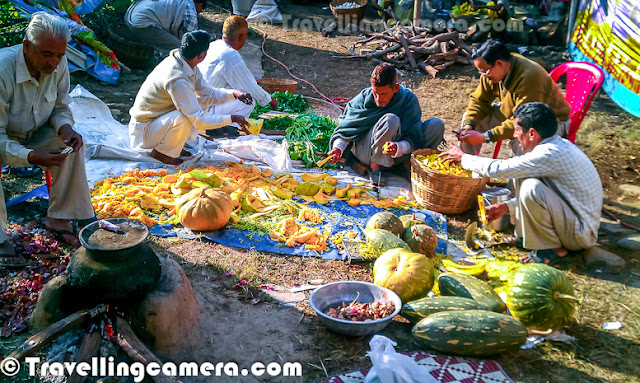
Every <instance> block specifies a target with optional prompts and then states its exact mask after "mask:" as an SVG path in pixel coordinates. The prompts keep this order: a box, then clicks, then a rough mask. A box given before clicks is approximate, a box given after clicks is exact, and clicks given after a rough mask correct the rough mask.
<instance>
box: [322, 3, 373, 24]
mask: <svg viewBox="0 0 640 383" xmlns="http://www.w3.org/2000/svg"><path fill="white" fill-rule="evenodd" d="M344 3H356V4H358V5H359V7H358V8H343V9H341V8H336V7H337V6H339V5H341V4H344ZM367 4H369V1H368V0H333V1H332V2H331V3H329V8H330V9H331V12H332V13H333V15H334V16H335V17H336V18H337V19H338V20H339V21H340V22H341V24H342V25H347V24H349V23H351V24H358V22H360V20H362V18H363V17H364V13H365V11H366V10H367Z"/></svg>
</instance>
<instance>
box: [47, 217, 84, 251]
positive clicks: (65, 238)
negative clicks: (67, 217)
mask: <svg viewBox="0 0 640 383" xmlns="http://www.w3.org/2000/svg"><path fill="white" fill-rule="evenodd" d="M47 231H49V232H50V233H51V234H53V236H54V237H56V239H57V240H58V241H61V242H64V243H68V244H70V245H74V246H78V245H80V240H79V239H78V226H77V224H76V223H75V222H72V223H71V230H66V229H53V228H49V227H47ZM70 238H73V240H71V239H70Z"/></svg>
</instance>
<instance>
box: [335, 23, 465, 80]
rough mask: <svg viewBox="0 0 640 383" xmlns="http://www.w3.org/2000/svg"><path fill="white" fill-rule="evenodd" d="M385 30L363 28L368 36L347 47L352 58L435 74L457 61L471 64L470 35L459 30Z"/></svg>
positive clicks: (403, 27) (398, 26) (400, 28)
mask: <svg viewBox="0 0 640 383" xmlns="http://www.w3.org/2000/svg"><path fill="white" fill-rule="evenodd" d="M385 28H386V29H385V31H384V32H371V31H366V30H361V31H360V32H362V33H363V34H365V35H367V36H368V37H367V38H365V39H364V40H360V41H357V42H356V43H354V44H353V46H352V47H350V48H349V47H345V48H346V49H347V50H349V51H350V52H351V54H352V56H350V57H352V58H367V59H369V60H373V61H375V62H388V63H391V64H393V65H395V66H396V69H398V70H401V71H402V70H421V71H423V72H425V73H427V74H429V75H430V76H432V77H435V76H436V74H437V73H438V71H440V70H442V69H444V68H446V67H447V66H449V65H451V64H453V63H456V62H457V63H462V64H471V58H470V56H471V48H470V47H469V46H468V45H467V44H466V43H465V42H464V38H466V35H465V34H463V33H459V32H456V31H453V32H444V33H440V34H437V35H430V32H429V31H428V30H427V29H425V28H416V27H412V26H401V25H397V26H395V27H393V28H389V27H388V26H387V25H386V24H385Z"/></svg>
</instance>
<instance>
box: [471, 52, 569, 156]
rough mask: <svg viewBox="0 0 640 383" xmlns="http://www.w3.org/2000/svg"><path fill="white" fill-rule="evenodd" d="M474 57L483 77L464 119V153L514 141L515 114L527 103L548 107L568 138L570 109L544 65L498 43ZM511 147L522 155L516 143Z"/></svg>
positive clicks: (560, 133) (561, 131) (512, 143)
mask: <svg viewBox="0 0 640 383" xmlns="http://www.w3.org/2000/svg"><path fill="white" fill-rule="evenodd" d="M472 58H473V63H474V65H475V66H476V68H478V71H479V72H480V75H481V76H480V84H478V88H477V89H476V90H475V91H474V92H473V93H472V94H471V95H470V96H469V106H468V107H467V110H466V112H465V113H464V116H463V118H462V129H461V130H460V135H459V139H460V148H461V149H462V150H463V151H464V152H465V153H471V154H478V153H479V152H480V149H481V147H482V144H483V143H489V142H497V141H500V140H505V139H512V138H513V111H514V110H515V109H516V108H517V107H518V106H520V105H521V104H524V103H527V102H542V103H544V104H547V105H549V106H550V107H551V109H552V110H553V112H554V113H555V115H556V117H557V118H558V134H559V135H560V136H562V137H565V136H566V135H567V130H568V128H569V123H570V122H571V120H570V119H569V114H570V113H571V106H570V105H569V103H568V102H567V100H566V99H565V98H564V95H563V94H562V92H561V91H560V88H559V87H558V85H557V84H556V83H555V81H553V79H552V78H551V77H550V76H549V74H548V73H547V71H546V70H545V69H544V68H543V67H542V66H540V65H539V64H537V63H535V62H533V61H531V60H529V59H527V58H524V57H522V56H520V55H519V54H516V53H510V52H509V50H508V49H507V47H506V46H505V45H504V44H503V43H502V42H500V41H497V40H487V41H486V42H485V43H484V44H482V45H481V46H480V48H478V49H477V50H476V51H475V52H474V53H473V56H472ZM509 147H510V148H511V150H512V151H513V153H514V154H516V155H519V154H521V150H520V147H519V145H518V141H517V140H511V141H510V143H509Z"/></svg>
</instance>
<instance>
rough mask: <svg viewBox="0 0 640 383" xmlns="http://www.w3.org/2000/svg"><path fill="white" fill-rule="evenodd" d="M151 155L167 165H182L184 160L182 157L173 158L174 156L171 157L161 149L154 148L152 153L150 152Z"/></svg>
mask: <svg viewBox="0 0 640 383" xmlns="http://www.w3.org/2000/svg"><path fill="white" fill-rule="evenodd" d="M149 155H150V156H151V157H153V158H155V159H156V160H158V161H160V162H162V163H165V164H167V165H180V164H181V163H182V162H184V161H183V160H181V159H180V158H173V157H169V156H167V155H166V154H162V153H160V152H159V151H157V150H155V149H153V150H152V151H151V153H149Z"/></svg>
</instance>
